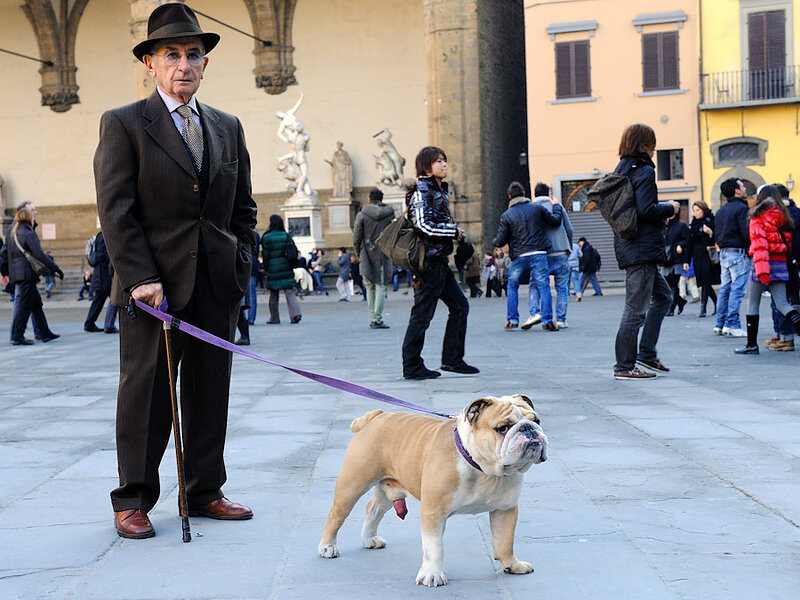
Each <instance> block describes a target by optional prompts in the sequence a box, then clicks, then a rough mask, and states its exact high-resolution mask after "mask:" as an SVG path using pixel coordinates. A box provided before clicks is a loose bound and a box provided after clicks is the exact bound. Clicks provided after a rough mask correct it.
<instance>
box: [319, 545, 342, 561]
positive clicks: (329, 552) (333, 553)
mask: <svg viewBox="0 0 800 600" xmlns="http://www.w3.org/2000/svg"><path fill="white" fill-rule="evenodd" d="M317 551H318V552H319V555H320V556H321V557H322V558H336V557H337V556H339V548H337V547H336V544H323V543H320V545H319V546H318V547H317Z"/></svg>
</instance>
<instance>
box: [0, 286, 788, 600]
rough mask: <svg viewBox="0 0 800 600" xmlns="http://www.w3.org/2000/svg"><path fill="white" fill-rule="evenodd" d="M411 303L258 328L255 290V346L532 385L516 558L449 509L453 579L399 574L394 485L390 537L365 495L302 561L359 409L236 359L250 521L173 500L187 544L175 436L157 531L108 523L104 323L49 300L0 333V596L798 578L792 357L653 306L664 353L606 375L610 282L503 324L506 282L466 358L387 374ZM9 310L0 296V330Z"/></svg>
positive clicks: (109, 353) (314, 592) (415, 525)
mask: <svg viewBox="0 0 800 600" xmlns="http://www.w3.org/2000/svg"><path fill="white" fill-rule="evenodd" d="M410 300H411V296H410V295H406V296H404V295H402V294H401V293H391V292H390V295H389V301H388V303H387V317H386V320H387V322H388V323H389V324H390V325H391V327H392V328H391V329H388V330H371V329H369V328H368V327H367V326H368V319H367V316H366V307H365V306H364V303H362V302H357V301H356V302H350V303H347V304H345V303H337V302H335V301H334V299H333V297H330V298H325V297H322V298H311V299H307V300H304V301H303V305H302V306H303V321H302V322H301V323H300V324H299V325H288V324H283V325H281V326H265V325H263V322H264V320H265V319H266V316H265V309H266V306H265V303H262V305H261V307H260V309H259V325H258V326H257V327H254V328H253V329H252V335H251V337H252V339H253V341H254V344H253V346H251V349H252V350H254V351H256V352H259V353H262V354H264V355H266V356H268V357H270V358H274V359H276V360H279V361H283V362H285V363H288V364H291V365H296V366H299V367H302V368H306V369H310V370H315V371H321V372H323V373H326V374H330V375H333V376H336V377H341V378H345V379H348V380H351V381H355V382H359V383H361V384H364V385H367V386H369V387H373V388H375V389H378V390H381V391H383V392H386V393H389V394H392V395H395V396H398V397H401V398H404V399H406V400H409V401H411V402H415V403H419V404H423V405H428V406H431V407H435V408H436V409H437V410H440V411H445V412H456V411H458V410H460V409H461V408H462V407H463V406H464V405H465V404H467V403H468V402H469V401H471V400H473V399H475V398H478V397H480V396H481V395H485V394H493V395H498V396H499V395H502V394H509V393H514V392H523V393H525V394H528V395H530V396H531V397H532V398H533V399H534V402H535V404H536V407H537V409H538V411H539V412H540V414H541V416H542V424H543V426H544V428H545V431H546V432H547V434H548V436H549V439H550V444H551V445H550V460H548V461H547V462H546V463H544V464H542V465H538V466H534V467H533V468H532V469H531V470H530V471H529V472H528V476H527V481H526V484H525V487H524V489H523V492H522V496H521V510H520V521H519V524H518V526H517V536H516V554H517V555H518V556H519V557H520V558H521V559H523V560H528V561H530V562H532V563H533V564H534V567H535V569H536V571H535V572H534V573H533V574H530V575H524V576H511V575H506V574H504V573H503V572H502V569H501V568H500V567H499V564H498V563H496V562H495V561H494V560H493V554H492V550H491V540H490V534H489V527H488V518H487V516H486V515H485V514H484V515H478V516H474V517H473V516H463V515H457V516H455V517H453V518H451V519H450V520H449V522H448V530H447V533H446V534H445V567H446V570H447V575H448V578H449V582H450V583H449V585H448V586H447V587H446V588H444V589H443V590H428V589H426V588H421V587H417V586H415V585H414V577H415V575H416V572H417V569H418V568H419V564H420V560H421V548H420V533H419V518H418V517H419V503H417V502H416V501H413V500H412V501H409V503H408V504H409V511H410V512H409V516H408V517H407V518H406V520H405V521H400V520H399V519H397V518H396V517H395V516H394V515H393V514H391V513H389V514H387V516H386V518H385V520H384V523H383V524H382V529H381V533H382V534H383V535H384V536H385V537H386V538H387V539H388V546H387V548H386V549H383V550H380V551H367V550H364V549H361V548H360V547H359V532H360V527H361V522H362V518H363V513H364V504H365V500H362V501H361V502H360V503H359V504H358V505H357V506H356V508H355V509H354V511H353V514H352V515H351V517H350V519H348V521H347V522H346V523H345V525H344V527H343V529H342V531H341V534H340V537H339V549H340V552H341V557H340V558H338V559H336V560H323V559H321V558H319V557H318V556H317V543H318V541H319V537H320V533H321V529H322V524H323V522H324V520H325V518H326V516H327V511H328V509H329V507H330V504H331V501H332V497H333V488H334V482H335V478H336V475H337V473H338V469H339V466H340V464H341V460H342V456H343V453H344V449H345V447H346V444H347V443H348V440H349V439H350V437H351V433H350V432H349V424H350V421H351V420H352V419H354V418H355V417H358V416H360V415H361V414H363V413H364V412H365V411H367V410H371V409H373V408H375V407H376V406H378V405H377V404H376V403H375V402H374V401H371V400H368V399H365V398H361V397H357V396H352V395H348V394H345V393H341V392H338V391H336V390H333V389H330V388H326V387H323V386H320V385H318V384H316V383H313V382H311V381H308V380H305V379H303V378H301V377H299V376H297V375H294V374H293V373H290V372H287V371H283V370H281V369H278V368H275V367H271V366H266V365H262V364H259V363H256V362H253V361H248V360H246V359H241V358H239V357H236V358H235V360H234V376H233V384H232V400H231V411H230V426H229V434H228V443H227V449H226V461H227V466H228V484H227V485H226V486H225V493H226V494H227V495H228V496H229V497H230V498H232V499H234V500H236V501H239V502H243V503H245V504H248V505H250V506H252V508H253V510H254V512H255V517H254V518H253V520H251V521H245V522H218V521H212V520H209V519H201V518H197V519H192V520H191V526H192V533H193V541H192V542H191V543H190V544H183V543H182V542H181V534H180V520H179V519H178V517H177V516H176V503H177V501H176V483H175V476H174V473H175V466H174V458H173V457H174V452H173V450H172V449H171V448H170V449H168V451H167V453H166V455H165V460H164V462H163V465H162V469H161V471H162V484H163V490H162V498H161V501H160V503H159V504H158V505H157V506H156V507H155V508H154V510H153V511H152V513H151V516H152V518H153V522H154V525H155V527H156V530H157V535H156V537H155V538H153V539H149V540H138V541H137V540H123V539H121V538H119V537H117V536H116V534H115V532H114V530H113V526H112V512H111V507H110V504H109V500H108V493H109V491H110V490H111V489H112V488H113V487H114V486H115V483H116V477H115V474H116V470H115V466H116V462H115V453H114V404H115V389H116V383H117V338H116V336H111V335H104V334H101V333H100V334H87V333H84V332H83V331H82V328H81V323H82V321H83V317H84V314H85V311H86V310H87V309H88V305H87V303H86V302H83V303H80V304H78V303H76V302H69V301H60V302H47V304H46V306H45V310H46V312H47V315H48V317H49V319H50V321H51V323H52V327H53V330H54V331H56V332H58V333H60V334H62V337H61V339H59V340H56V341H54V342H51V343H49V344H46V345H45V344H40V343H37V344H36V345H35V346H31V347H11V346H8V345H5V343H3V344H0V373H2V378H0V483H1V484H2V485H0V598H1V599H3V600H8V599H25V600H28V599H40V598H48V599H50V598H56V599H70V600H94V599H98V600H123V599H124V600H142V599H153V600H173V599H175V600H177V599H189V598H191V599H203V600H206V599H207V600H211V599H214V600H217V599H225V600H234V599H235V600H251V599H252V600H254V599H280V600H292V599H312V598H313V599H316V598H319V597H322V596H324V597H326V598H336V599H338V598H348V599H350V598H374V597H376V596H379V597H388V598H432V597H434V596H436V597H446V598H465V599H478V598H481V599H483V598H487V597H494V596H497V597H501V598H504V599H522V598H525V599H527V598H531V597H537V598H546V599H548V600H560V599H564V600H574V599H580V600H593V599H606V598H613V599H615V600H622V599H635V600H643V599H644V600H662V599H664V600H666V599H686V600H688V599H698V600H701V599H702V600H721V599H728V598H731V599H733V598H736V599H738V598H741V597H742V596H747V597H749V598H754V599H755V600H770V599H775V600H790V599H794V598H797V597H798V596H797V595H798V589H800V570H798V568H797V564H798V559H800V502H798V498H800V461H798V456H800V392H799V391H798V389H800V368H798V366H799V363H800V353H775V352H769V351H766V350H764V352H763V354H761V355H760V356H743V357H741V356H734V355H733V353H732V350H733V348H734V347H735V346H737V345H738V344H741V343H742V340H733V339H723V338H719V337H716V336H714V335H712V333H711V327H712V326H713V322H712V320H711V319H710V318H706V319H698V318H696V314H697V308H698V307H697V305H689V306H688V307H687V310H686V312H685V313H684V314H683V315H681V316H677V317H673V318H670V319H667V320H666V321H665V326H664V329H663V333H662V339H661V343H660V345H659V350H660V355H661V357H662V358H663V360H664V362H665V363H666V364H667V365H669V366H670V367H671V368H672V372H670V373H669V374H667V375H664V376H659V378H658V379H657V380H656V381H647V382H619V381H615V380H614V379H613V378H612V377H611V367H612V363H613V342H614V334H615V331H616V326H617V323H618V319H619V315H620V312H621V308H622V298H621V296H620V295H619V294H616V295H606V296H604V297H602V298H595V297H591V296H589V297H585V299H584V301H583V302H582V303H580V304H575V303H572V302H571V303H570V307H569V311H570V312H569V317H568V321H569V324H570V327H569V329H567V330H564V331H560V332H557V333H548V332H544V331H542V330H541V328H540V327H538V326H537V327H535V328H534V329H532V330H530V331H527V332H525V331H521V330H515V331H503V329H502V326H503V324H504V322H505V318H504V317H505V308H504V307H505V299H502V300H501V299H487V298H481V299H478V300H473V301H471V307H472V308H471V314H470V318H469V333H468V338H467V357H466V358H467V360H468V362H470V363H472V364H475V365H477V366H479V367H480V368H481V369H482V372H481V374H480V375H478V376H471V377H465V376H457V375H451V374H446V375H445V376H443V377H441V378H440V379H437V380H433V381H426V382H406V381H404V380H402V379H401V378H400V343H401V340H402V336H403V333H404V331H405V323H406V320H407V318H408V311H409V308H410ZM765 300H766V299H765ZM523 304H524V301H523ZM763 304H764V313H763V314H762V323H763V325H762V335H761V336H760V339H761V340H762V341H763V339H765V338H766V337H769V335H768V332H767V329H768V324H769V319H768V315H767V313H766V310H768V305H767V302H766V301H765V302H764V303H763ZM285 310H286V309H285V305H284V304H283V302H282V305H281V311H282V318H283V319H286V318H287V317H286V313H285ZM523 312H524V309H523ZM142 318H146V317H142ZM9 320H10V304H9V303H7V302H6V301H5V300H3V301H2V302H0V329H2V335H3V336H4V339H5V336H6V333H5V332H7V330H8V324H9ZM444 321H445V310H444V307H443V306H440V308H439V311H438V313H437V316H436V319H435V320H434V322H433V324H432V326H431V328H430V330H429V333H428V341H427V344H426V348H425V352H424V356H425V357H426V359H427V363H428V365H429V366H431V367H436V366H438V364H439V361H438V359H437V357H438V354H439V348H440V343H441V338H442V334H443V330H444ZM389 408H391V407H389Z"/></svg>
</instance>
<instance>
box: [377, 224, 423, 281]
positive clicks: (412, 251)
mask: <svg viewBox="0 0 800 600" xmlns="http://www.w3.org/2000/svg"><path fill="white" fill-rule="evenodd" d="M375 243H376V244H377V245H378V248H380V249H381V252H383V253H384V254H385V255H386V256H388V257H389V258H390V259H392V261H393V262H394V264H396V265H397V266H398V267H402V268H403V269H405V270H406V271H410V272H411V273H420V272H422V271H423V270H424V269H425V254H426V249H427V248H426V245H425V240H423V239H422V238H421V237H420V236H419V234H417V232H416V231H415V230H414V227H413V225H412V224H411V222H410V221H409V220H408V217H406V215H405V213H404V214H402V215H401V216H399V217H397V218H396V219H395V220H394V221H392V222H391V223H389V225H388V227H386V229H384V230H383V231H382V232H381V234H380V235H379V236H378V239H377V240H375Z"/></svg>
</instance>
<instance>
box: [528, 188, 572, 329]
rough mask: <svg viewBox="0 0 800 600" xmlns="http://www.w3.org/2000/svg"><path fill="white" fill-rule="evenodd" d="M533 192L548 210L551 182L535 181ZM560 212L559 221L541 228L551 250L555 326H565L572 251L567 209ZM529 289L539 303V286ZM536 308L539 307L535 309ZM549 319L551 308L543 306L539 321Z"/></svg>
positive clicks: (549, 259) (551, 314)
mask: <svg viewBox="0 0 800 600" xmlns="http://www.w3.org/2000/svg"><path fill="white" fill-rule="evenodd" d="M533 195H534V199H533V203H534V204H541V205H542V206H543V207H544V208H545V209H547V210H551V209H550V207H551V206H552V203H551V202H550V186H548V185H547V184H546V183H537V184H536V187H535V188H533ZM551 212H552V211H551ZM561 214H562V216H561V225H558V226H557V227H546V228H545V230H544V232H545V234H547V239H548V240H549V241H550V250H549V252H548V253H547V268H548V271H549V274H550V275H552V276H553V278H554V279H555V283H556V320H555V324H554V325H555V327H556V328H557V329H566V328H567V305H568V304H569V278H570V263H569V259H570V254H571V252H572V224H571V223H570V222H569V217H568V216H567V211H566V210H562V213H561ZM530 293H531V294H534V299H533V301H534V303H535V304H536V306H537V307H538V306H539V304H540V300H539V289H538V288H537V287H532V288H531V291H530ZM551 306H552V303H551ZM537 312H539V311H538V310H537ZM552 320H553V312H552V310H551V311H550V314H546V313H545V312H544V310H543V311H542V321H543V322H544V323H550V322H552Z"/></svg>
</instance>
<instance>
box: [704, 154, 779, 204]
mask: <svg viewBox="0 0 800 600" xmlns="http://www.w3.org/2000/svg"><path fill="white" fill-rule="evenodd" d="M730 177H736V178H737V179H742V180H745V179H746V180H747V181H750V182H752V183H753V185H755V186H756V187H758V186H759V185H762V184H764V183H767V182H766V181H765V180H764V178H763V177H762V176H761V175H759V174H758V173H757V172H756V171H753V169H748V168H747V167H745V166H744V165H742V164H738V165H736V166H735V167H733V168H731V169H728V170H727V171H725V172H724V173H723V174H722V175H720V176H719V177H718V178H717V180H716V181H715V182H714V185H713V186H711V197H710V198H709V200H710V202H709V203H708V204H709V206H710V207H711V208H712V209H713V210H716V209H718V208H719V205H720V198H719V197H720V194H721V193H722V192H721V190H720V185H722V182H723V181H725V180H726V179H729V178H730Z"/></svg>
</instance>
